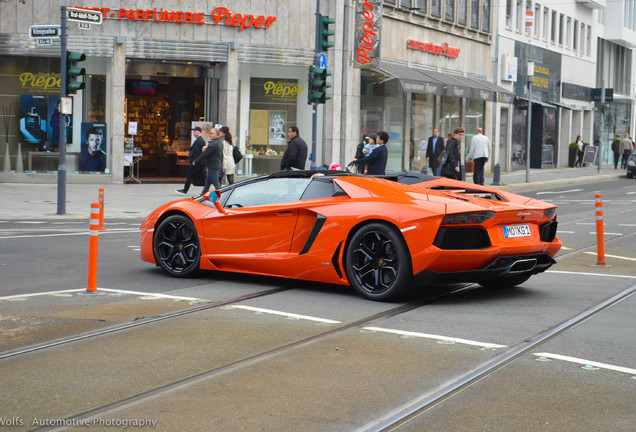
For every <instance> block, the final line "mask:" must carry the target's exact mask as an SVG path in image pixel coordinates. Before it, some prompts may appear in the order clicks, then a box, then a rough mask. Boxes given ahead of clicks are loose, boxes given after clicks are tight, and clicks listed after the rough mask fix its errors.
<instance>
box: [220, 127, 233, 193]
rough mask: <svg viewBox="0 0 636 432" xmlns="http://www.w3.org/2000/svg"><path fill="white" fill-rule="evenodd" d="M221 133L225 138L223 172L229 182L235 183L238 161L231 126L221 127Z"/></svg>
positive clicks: (223, 138)
mask: <svg viewBox="0 0 636 432" xmlns="http://www.w3.org/2000/svg"><path fill="white" fill-rule="evenodd" d="M219 135H220V136H221V139H222V140H223V174H225V177H226V178H227V183H228V184H234V173H235V172H236V163H234V143H233V142H232V134H231V133H230V128H228V127H227V126H223V127H221V128H220V129H219Z"/></svg>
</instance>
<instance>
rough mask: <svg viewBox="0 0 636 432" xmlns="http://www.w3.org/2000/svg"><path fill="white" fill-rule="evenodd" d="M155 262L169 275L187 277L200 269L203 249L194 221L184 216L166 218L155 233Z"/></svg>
mask: <svg viewBox="0 0 636 432" xmlns="http://www.w3.org/2000/svg"><path fill="white" fill-rule="evenodd" d="M154 252H155V260H156V261H157V263H158V264H159V265H160V266H161V268H162V269H164V270H165V271H166V272H167V273H168V274H170V275H171V276H175V277H187V276H191V275H192V274H194V273H195V272H196V271H197V270H198V269H199V261H200V259H201V248H200V247H199V236H198V235H197V230H196V228H195V227H194V224H193V223H192V221H191V220H190V219H189V218H187V217H186V216H183V215H172V216H170V217H168V218H166V219H165V220H164V221H163V222H161V224H160V225H159V228H157V230H156V231H155V238H154Z"/></svg>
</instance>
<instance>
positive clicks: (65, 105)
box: [60, 97, 73, 114]
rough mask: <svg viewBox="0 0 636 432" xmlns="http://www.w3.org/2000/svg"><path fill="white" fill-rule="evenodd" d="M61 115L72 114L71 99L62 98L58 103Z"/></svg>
mask: <svg viewBox="0 0 636 432" xmlns="http://www.w3.org/2000/svg"><path fill="white" fill-rule="evenodd" d="M60 108H61V111H62V114H73V98H72V97H63V98H62V100H61V101H60Z"/></svg>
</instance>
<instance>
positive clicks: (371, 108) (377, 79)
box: [360, 70, 405, 172]
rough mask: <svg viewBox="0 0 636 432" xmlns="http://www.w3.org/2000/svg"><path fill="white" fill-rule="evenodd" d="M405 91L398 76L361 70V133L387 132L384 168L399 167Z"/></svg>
mask: <svg viewBox="0 0 636 432" xmlns="http://www.w3.org/2000/svg"><path fill="white" fill-rule="evenodd" d="M404 114H405V113H404V93H403V92H402V90H401V89H400V86H399V83H398V80H397V79H394V78H392V77H389V76H386V75H383V74H380V73H376V72H372V71H368V70H363V71H362V75H361V89H360V127H361V130H360V134H361V135H362V134H367V135H376V134H377V133H378V132H380V131H386V132H387V133H388V134H389V143H388V144H387V150H388V160H387V166H386V171H387V172H390V171H402V169H403V167H402V165H403V163H402V160H403V154H404V153H403V149H404V147H403V144H404V136H403V131H404V127H405V125H404V118H405V115H404Z"/></svg>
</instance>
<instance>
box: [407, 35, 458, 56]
mask: <svg viewBox="0 0 636 432" xmlns="http://www.w3.org/2000/svg"><path fill="white" fill-rule="evenodd" d="M406 46H407V48H409V49H412V50H417V51H424V52H427V53H431V54H436V55H440V56H445V57H448V58H450V59H455V58H457V57H459V53H460V51H461V50H460V49H459V48H452V47H450V46H449V45H448V43H446V42H444V45H435V44H432V43H426V42H420V41H416V40H414V39H409V40H408V41H407V45H406Z"/></svg>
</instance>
